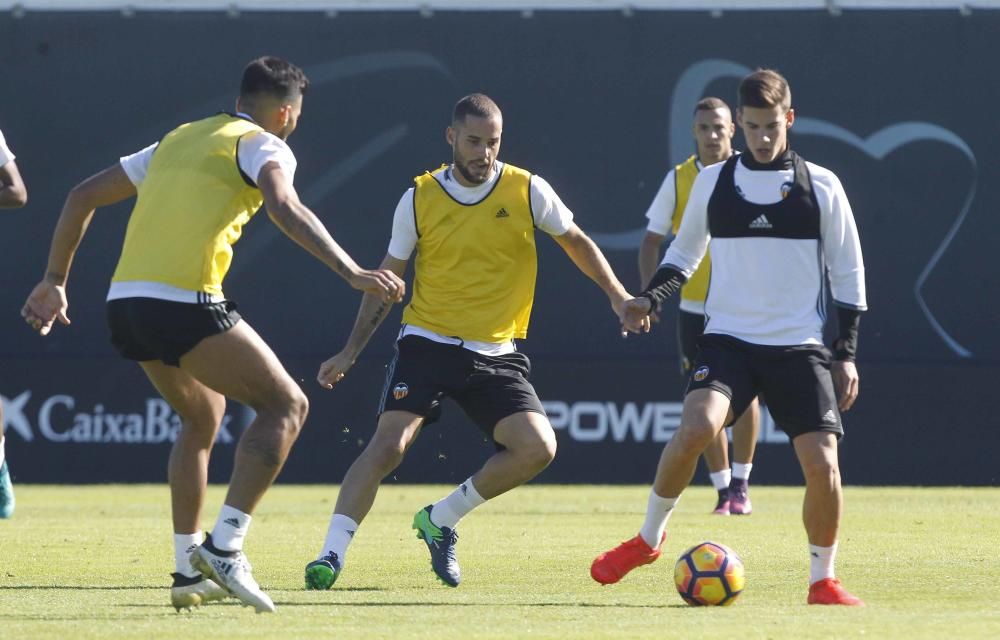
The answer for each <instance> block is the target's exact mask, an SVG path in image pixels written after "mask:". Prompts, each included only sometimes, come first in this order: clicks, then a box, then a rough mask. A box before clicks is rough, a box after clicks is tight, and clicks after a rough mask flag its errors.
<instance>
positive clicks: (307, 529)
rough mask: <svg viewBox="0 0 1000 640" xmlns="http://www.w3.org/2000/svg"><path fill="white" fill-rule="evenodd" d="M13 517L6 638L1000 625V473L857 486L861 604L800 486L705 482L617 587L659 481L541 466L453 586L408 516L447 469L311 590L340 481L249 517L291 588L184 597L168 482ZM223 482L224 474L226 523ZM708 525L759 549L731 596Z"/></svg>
mask: <svg viewBox="0 0 1000 640" xmlns="http://www.w3.org/2000/svg"><path fill="white" fill-rule="evenodd" d="M16 489H17V498H18V507H17V512H16V513H15V516H14V518H13V519H11V520H7V521H0V638H3V639H7V638H11V639H18V640H21V639H24V640H34V639H36V638H58V639H59V640H66V639H67V638H73V639H74V640H78V639H79V640H82V639H88V638H95V639H96V638H100V639H102V640H107V639H117V638H150V639H155V638H203V637H204V638H337V639H341V638H364V639H365V640H372V639H375V638H406V639H419V638H428V639H434V640H442V639H445V638H447V639H450V640H464V639H466V638H505V639H511V638H556V639H559V640H565V639H567V638H657V639H663V638H713V639H732V638H737V639H743V638H796V639H802V638H871V639H875V638H879V639H882V638H905V639H906V640H912V639H915V638H963V639H967V638H1000V604H998V602H1000V560H998V550H1000V490H998V489H995V488H991V489H964V488H948V489H932V488H861V487H848V488H847V489H846V491H845V507H846V510H845V518H844V524H843V531H842V536H841V549H840V553H839V557H838V562H837V569H838V574H839V576H840V577H841V578H842V579H843V580H844V583H845V585H846V586H847V587H848V588H849V589H850V590H851V591H853V592H854V593H855V594H857V595H859V596H860V597H862V598H863V599H865V600H866V601H867V603H868V606H867V607H866V608H864V609H852V608H841V607H809V606H807V605H806V604H805V595H806V582H807V577H808V559H807V557H806V541H805V534H804V532H803V530H802V526H801V523H800V514H801V498H802V489H801V488H797V487H763V486H757V487H752V491H751V495H752V497H753V501H754V508H755V512H754V514H753V515H752V516H750V517H747V518H739V517H729V518H721V517H718V516H711V515H709V514H708V511H709V509H710V508H711V506H712V505H713V503H714V492H713V491H711V490H710V489H707V488H704V487H693V488H691V489H690V490H688V491H687V492H686V493H685V495H684V497H683V500H682V501H681V502H680V504H679V506H678V509H677V512H676V513H675V514H674V516H673V518H672V520H671V523H670V527H669V528H668V532H667V533H668V537H667V543H666V547H665V552H664V557H663V558H662V559H661V560H660V561H658V562H656V563H654V564H652V565H649V566H647V567H641V568H639V569H637V570H636V571H635V572H633V573H632V574H631V575H629V576H628V577H627V578H625V580H623V581H622V582H621V583H619V584H617V585H614V586H610V587H600V586H599V585H597V584H596V583H594V582H593V581H592V580H591V579H590V576H589V567H590V562H591V560H592V559H593V557H594V556H595V555H596V554H597V553H599V552H601V551H603V550H605V549H606V548H609V547H611V546H613V545H615V544H617V543H618V542H620V541H621V540H624V539H625V538H628V537H631V536H632V535H634V534H635V532H636V531H637V530H638V527H639V526H640V524H641V522H642V516H643V512H644V510H645V505H646V496H647V492H648V488H647V487H637V486H628V487H609V486H528V487H523V488H521V489H518V490H515V491H513V492H512V493H510V494H507V495H504V496H501V497H499V498H497V499H496V500H493V501H491V502H490V503H488V504H487V505H485V506H483V507H481V508H480V509H479V510H477V511H476V512H474V513H473V514H472V515H470V516H469V517H468V518H466V519H465V520H464V521H463V522H462V523H461V525H460V526H459V531H460V534H461V538H460V540H459V544H458V557H459V561H460V562H461V565H462V572H463V582H462V585H461V586H460V587H459V588H457V589H449V588H447V587H444V586H442V585H441V584H440V583H438V582H437V581H436V580H435V579H434V576H433V574H431V571H430V565H429V562H428V558H427V552H426V549H425V547H424V545H423V543H422V542H420V541H418V540H417V539H416V538H415V537H414V533H413V532H412V531H411V530H410V521H411V518H412V516H413V513H414V512H415V511H416V510H417V509H419V508H420V507H422V506H424V505H425V504H428V503H430V502H433V501H434V500H436V499H437V498H439V497H441V496H442V495H444V494H445V492H446V491H448V490H449V489H450V487H443V486H393V485H387V486H385V487H383V488H382V490H381V493H380V495H379V498H378V500H377V502H376V504H375V508H374V510H373V511H372V513H371V514H370V516H369V517H368V519H367V520H366V521H365V523H364V525H363V526H362V528H361V529H360V531H359V532H358V535H357V537H356V539H355V541H354V544H353V546H352V547H351V549H350V552H349V554H348V557H347V563H346V567H345V570H344V572H343V574H342V575H341V576H340V580H339V581H338V583H337V585H336V586H335V587H334V590H332V591H329V592H315V591H304V590H303V581H302V570H303V567H304V565H305V564H306V562H308V561H310V560H312V559H313V558H314V556H315V554H316V552H317V551H318V547H319V545H320V544H321V543H322V540H323V536H324V534H325V531H326V524H327V520H328V518H329V515H330V511H331V510H332V507H333V500H334V498H335V496H336V487H330V486H322V487H320V486H310V487H299V486H277V487H275V488H274V489H273V490H272V491H271V493H269V494H268V496H267V497H266V499H265V501H264V503H263V504H262V505H261V508H260V509H259V510H258V514H257V516H256V517H255V518H254V522H253V525H252V526H251V531H250V536H249V538H248V542H247V549H246V550H247V552H248V555H249V557H250V560H251V562H252V563H253V565H254V573H255V575H256V576H257V578H258V580H259V582H260V583H261V585H262V586H263V587H264V588H265V589H266V590H267V591H268V592H269V593H270V594H271V596H272V597H273V598H274V601H275V603H276V604H277V608H278V612H277V614H276V615H271V616H267V615H255V614H254V613H253V612H252V610H250V609H245V608H242V607H239V606H237V605H236V604H232V603H219V604H211V605H207V606H204V607H202V608H201V609H197V610H195V611H193V612H191V613H187V612H184V611H182V612H180V613H179V614H178V613H175V612H174V610H173V608H171V607H170V604H169V593H168V587H169V584H170V582H169V580H170V579H169V576H168V574H169V573H170V571H172V570H173V552H172V548H171V528H170V519H169V507H168V498H169V496H168V492H167V488H166V487H165V486H119V485H106V486H80V487H70V486H30V485H20V486H17V487H16ZM222 496H223V489H222V488H220V487H212V488H211V490H210V495H209V500H208V502H207V505H208V508H207V512H206V514H205V523H204V524H205V526H206V527H210V526H211V523H212V522H213V520H214V516H215V512H216V509H218V506H219V505H220V503H221V500H222ZM702 540H715V541H718V542H722V543H724V544H726V545H728V546H730V547H732V548H733V549H734V550H736V552H737V553H739V554H740V556H741V557H742V558H743V561H744V563H745V564H746V570H747V587H746V590H745V591H744V593H743V595H742V596H741V597H740V599H739V600H738V601H737V602H736V603H735V604H734V605H733V606H731V607H727V608H721V607H720V608H694V607H689V606H687V605H685V604H684V603H683V602H682V601H681V599H680V598H679V597H678V595H677V594H676V592H675V591H674V587H673V581H672V577H671V576H672V570H673V562H674V559H675V558H676V557H677V556H678V555H679V554H680V553H681V552H682V551H683V550H684V549H686V548H687V547H689V546H690V545H692V544H694V543H696V542H699V541H702Z"/></svg>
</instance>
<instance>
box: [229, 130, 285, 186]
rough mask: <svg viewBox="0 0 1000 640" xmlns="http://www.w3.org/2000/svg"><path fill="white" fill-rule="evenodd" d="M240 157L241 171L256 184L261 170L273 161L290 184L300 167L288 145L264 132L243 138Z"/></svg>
mask: <svg viewBox="0 0 1000 640" xmlns="http://www.w3.org/2000/svg"><path fill="white" fill-rule="evenodd" d="M238 155H239V157H238V158H237V160H238V162H239V163H240V169H242V170H243V173H245V174H247V175H248V176H250V179H251V180H253V181H254V183H255V184H256V182H257V179H258V178H259V177H260V170H261V168H262V167H263V166H264V165H265V164H267V163H268V162H271V161H274V162H277V163H278V166H280V167H281V170H282V171H284V173H285V177H287V178H288V181H289V182H293V181H294V180H295V168H296V167H297V166H298V161H297V160H296V159H295V154H294V153H292V150H291V148H289V146H288V143H286V142H285V141H284V140H282V139H281V138H279V137H278V136H276V135H274V134H273V133H268V132H266V131H262V132H260V133H257V134H256V135H246V136H243V137H242V138H240V142H239V154H238Z"/></svg>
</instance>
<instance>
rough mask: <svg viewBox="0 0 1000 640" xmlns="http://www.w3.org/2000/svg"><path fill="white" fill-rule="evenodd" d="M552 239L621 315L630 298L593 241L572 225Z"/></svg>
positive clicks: (616, 312)
mask: <svg viewBox="0 0 1000 640" xmlns="http://www.w3.org/2000/svg"><path fill="white" fill-rule="evenodd" d="M552 237H553V238H554V239H555V241H556V242H557V243H559V246H560V247H562V248H563V251H565V252H566V255H568V256H569V258H570V260H572V261H573V264H575V265H576V267H577V268H578V269H579V270H580V271H582V272H583V273H584V274H585V275H586V276H587V277H588V278H590V279H591V280H593V281H594V282H596V283H597V286H599V287H600V288H601V290H602V291H604V293H605V294H606V295H607V296H608V300H610V301H611V308H612V309H614V311H615V314H617V315H621V310H622V307H623V305H624V304H625V301H626V300H628V299H630V298H631V297H632V296H631V295H629V293H628V291H626V290H625V287H623V286H622V283H621V282H619V281H618V278H617V277H616V276H615V272H614V271H612V270H611V265H609V264H608V261H607V259H606V258H605V257H604V254H603V253H601V250H600V249H599V248H598V247H597V245H596V244H595V243H594V241H593V240H591V239H590V238H589V237H588V236H587V234H585V233H584V232H583V230H582V229H580V227H578V226H577V225H576V224H574V223H571V224H570V227H569V229H568V230H567V231H566V233H564V234H562V235H558V236H552Z"/></svg>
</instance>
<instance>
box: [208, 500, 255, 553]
mask: <svg viewBox="0 0 1000 640" xmlns="http://www.w3.org/2000/svg"><path fill="white" fill-rule="evenodd" d="M252 519H253V518H252V517H251V516H250V514H249V513H243V512H242V511H240V510H239V509H237V508H236V507H230V506H229V505H228V504H224V505H222V510H221V511H219V519H218V520H216V521H215V528H213V529H212V545H213V546H214V547H215V548H216V549H219V550H220V551H243V540H244V539H245V538H246V537H247V530H248V529H249V528H250V520H252Z"/></svg>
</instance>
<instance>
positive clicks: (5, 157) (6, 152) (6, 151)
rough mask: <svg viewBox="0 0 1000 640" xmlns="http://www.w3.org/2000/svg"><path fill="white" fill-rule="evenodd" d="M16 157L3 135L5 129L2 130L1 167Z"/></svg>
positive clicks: (0, 134) (0, 141)
mask: <svg viewBox="0 0 1000 640" xmlns="http://www.w3.org/2000/svg"><path fill="white" fill-rule="evenodd" d="M14 157H15V156H14V152H12V151H11V150H10V147H8V146H7V140H6V139H4V137H3V131H0V167H2V166H4V165H5V164H7V163H8V162H10V161H11V160H13V159H14Z"/></svg>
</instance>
